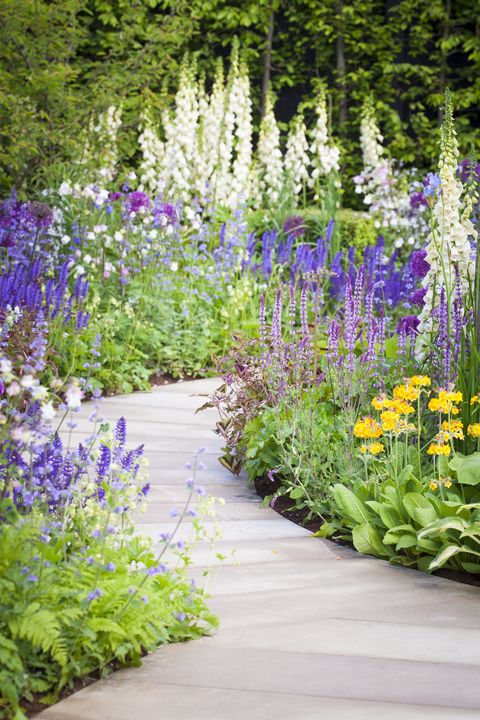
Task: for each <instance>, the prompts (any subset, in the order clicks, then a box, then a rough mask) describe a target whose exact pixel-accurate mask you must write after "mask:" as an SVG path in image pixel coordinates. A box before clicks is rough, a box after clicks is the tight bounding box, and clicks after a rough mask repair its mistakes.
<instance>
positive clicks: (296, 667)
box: [38, 380, 480, 720]
mask: <svg viewBox="0 0 480 720" xmlns="http://www.w3.org/2000/svg"><path fill="white" fill-rule="evenodd" d="M214 385H215V381H212V380H200V381H195V382H186V383H180V384H177V385H171V386H163V387H159V388H155V389H154V391H153V392H151V393H135V394H133V395H127V396H120V397H115V398H109V399H107V400H105V401H104V405H103V414H104V415H106V416H107V417H109V418H112V419H113V418H116V417H118V416H119V415H121V414H123V415H124V416H125V417H126V418H127V421H128V427H129V441H130V443H134V442H137V443H141V442H144V443H145V446H146V453H147V456H148V457H149V459H150V471H151V484H152V493H151V498H150V505H149V509H148V511H147V514H146V515H145V516H142V518H141V522H139V527H140V529H141V530H142V531H145V532H148V533H151V534H153V536H157V537H158V533H159V532H160V531H164V530H166V529H168V527H169V526H171V524H172V520H169V516H168V510H169V508H170V507H171V506H172V504H175V503H177V504H178V503H180V502H181V500H182V498H184V497H185V484H184V479H185V471H184V470H183V464H184V463H185V461H187V460H188V459H189V458H190V457H191V455H192V453H193V452H194V451H195V450H196V449H197V448H198V447H199V446H201V445H207V446H208V452H207V453H206V456H205V458H206V462H207V465H208V469H207V470H206V471H204V473H203V474H204V477H202V479H201V482H202V484H204V485H206V487H207V490H208V491H209V492H210V493H211V494H213V495H216V496H221V497H224V498H225V500H226V503H225V505H224V506H220V508H219V511H218V524H219V525H220V527H221V529H222V530H223V535H224V537H223V540H221V541H218V542H217V543H216V552H219V551H220V552H222V553H223V554H224V555H225V556H226V559H225V560H224V561H223V563H221V567H219V568H218V573H217V568H215V569H214V572H213V576H212V578H211V580H210V588H209V589H210V591H211V593H212V598H211V601H210V606H211V608H212V610H213V611H214V612H216V613H217V614H218V616H219V617H220V621H221V628H220V630H219V631H218V633H217V634H215V635H214V636H213V637H206V638H202V639H201V640H197V641H195V642H191V643H187V644H177V645H169V646H166V647H163V648H160V649H159V650H158V651H157V652H155V653H153V654H152V655H150V656H148V657H147V658H145V661H144V664H143V666H142V667H141V668H135V669H129V670H123V671H120V672H117V673H114V674H113V675H112V676H110V677H108V678H107V679H105V680H102V681H100V682H97V683H95V684H93V685H91V686H89V687H87V688H85V689H84V690H82V691H81V692H78V693H76V694H75V695H72V696H71V697H69V698H67V699H66V700H64V701H62V702H60V703H59V704H58V705H56V706H54V707H52V708H50V709H48V710H46V711H44V712H43V713H42V714H41V715H40V716H38V717H40V718H41V719H42V720H158V719H159V718H169V720H187V719H188V720H190V719H191V718H195V720H206V719H207V718H208V719H209V720H227V719H228V720H240V719H241V720H244V718H245V717H248V718H249V720H265V719H267V720H268V718H275V720H282V719H284V718H285V719H286V718H289V719H290V718H294V719H295V720H310V719H311V720H318V718H328V719H329V720H346V719H348V720H360V719H362V720H363V719H364V720H367V719H368V720H414V719H415V720H417V718H418V720H420V719H421V720H429V719H430V718H431V719H432V720H439V719H440V718H445V719H447V718H448V720H453V719H456V718H459V720H460V719H467V718H472V719H473V718H479V717H480V683H479V681H478V678H479V673H480V612H479V608H480V591H479V590H478V589H477V588H473V587H469V586H466V585H460V584H457V583H454V582H451V581H449V580H444V579H441V578H435V577H429V576H428V575H424V574H422V573H419V572H416V571H414V570H407V569H403V568H399V567H392V566H390V565H388V564H387V563H385V562H382V561H379V560H374V559H371V558H367V557H365V556H362V555H359V554H357V553H355V552H353V551H352V550H350V549H348V548H344V547H339V546H336V545H334V544H333V543H331V542H328V541H325V540H319V539H316V538H314V537H312V536H311V535H310V533H309V532H307V531H306V530H303V529H302V528H300V527H298V526H296V525H294V524H292V523H290V522H289V521H288V520H285V519H284V518H282V517H280V516H279V515H277V514H276V513H275V512H273V511H272V510H270V509H267V508H262V507H261V506H260V502H259V500H258V498H257V497H256V496H255V494H254V493H253V492H252V491H250V490H249V489H248V488H247V486H246V483H245V480H244V479H243V478H234V477H233V476H231V475H230V474H229V473H228V472H227V471H226V470H224V469H223V468H222V467H221V466H220V465H219V464H218V463H217V455H218V452H219V450H220V446H221V441H220V439H219V438H217V437H216V436H215V435H213V434H212V432H211V428H212V427H213V425H214V421H215V413H214V411H213V410H209V411H206V412H203V413H200V414H199V415H194V410H195V408H196V407H198V406H199V404H201V398H198V397H195V396H193V397H192V393H201V392H208V391H209V390H211V389H213V387H214ZM82 422H83V421H81V422H80V428H79V430H80V429H82V427H84V426H82ZM75 432H77V431H75ZM233 550H235V551H236V552H235V555H234V556H232V551H233ZM212 561H213V563H214V565H220V563H219V562H218V560H217V558H216V557H215V554H213V555H212V552H211V549H210V548H209V546H208V544H207V543H205V544H200V545H199V546H198V547H197V548H196V550H195V551H194V568H193V570H192V572H193V574H194V575H195V576H196V577H198V578H200V579H201V577H202V572H203V570H204V568H205V567H206V566H207V565H208V564H209V562H212Z"/></svg>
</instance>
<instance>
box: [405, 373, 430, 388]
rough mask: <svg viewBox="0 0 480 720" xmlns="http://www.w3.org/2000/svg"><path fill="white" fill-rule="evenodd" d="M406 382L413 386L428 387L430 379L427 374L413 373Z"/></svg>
mask: <svg viewBox="0 0 480 720" xmlns="http://www.w3.org/2000/svg"><path fill="white" fill-rule="evenodd" d="M408 384H409V385H413V387H430V385H431V384H432V381H431V380H430V378H429V377H428V375H414V376H413V377H411V378H410V379H409V381H408Z"/></svg>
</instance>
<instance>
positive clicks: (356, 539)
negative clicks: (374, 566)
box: [352, 522, 389, 557]
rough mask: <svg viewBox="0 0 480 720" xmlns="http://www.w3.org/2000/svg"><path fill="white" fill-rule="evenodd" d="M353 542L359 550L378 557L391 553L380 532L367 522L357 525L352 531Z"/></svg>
mask: <svg viewBox="0 0 480 720" xmlns="http://www.w3.org/2000/svg"><path fill="white" fill-rule="evenodd" d="M352 538H353V544H354V546H355V549H356V550H358V552H361V553H365V554H366V555H375V556H376V557H386V556H388V555H389V552H388V550H387V548H386V547H385V546H384V545H383V543H382V541H381V539H380V536H379V534H378V532H377V531H376V530H375V528H374V527H373V525H370V523H368V522H365V523H362V524H361V525H357V527H355V528H354V529H353V532H352Z"/></svg>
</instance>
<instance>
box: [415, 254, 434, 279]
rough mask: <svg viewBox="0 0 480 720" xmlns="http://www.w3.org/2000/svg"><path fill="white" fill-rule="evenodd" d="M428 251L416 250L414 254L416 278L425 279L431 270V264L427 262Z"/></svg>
mask: <svg viewBox="0 0 480 720" xmlns="http://www.w3.org/2000/svg"><path fill="white" fill-rule="evenodd" d="M426 257H427V251H426V250H425V249H424V248H423V249H422V250H415V251H414V252H413V253H412V259H411V263H412V271H413V274H414V275H415V277H418V278H424V277H425V275H426V274H427V273H428V271H429V270H430V263H429V262H427V260H426Z"/></svg>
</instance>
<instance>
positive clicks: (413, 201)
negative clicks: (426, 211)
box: [410, 190, 428, 210]
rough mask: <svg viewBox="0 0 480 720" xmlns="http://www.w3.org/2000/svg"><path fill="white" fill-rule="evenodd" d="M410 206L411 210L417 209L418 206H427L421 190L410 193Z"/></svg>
mask: <svg viewBox="0 0 480 720" xmlns="http://www.w3.org/2000/svg"><path fill="white" fill-rule="evenodd" d="M410 207H411V208H412V209H413V210H418V208H420V207H428V200H427V198H426V197H425V195H424V194H423V192H422V191H421V190H420V191H419V192H413V193H411V195H410Z"/></svg>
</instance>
